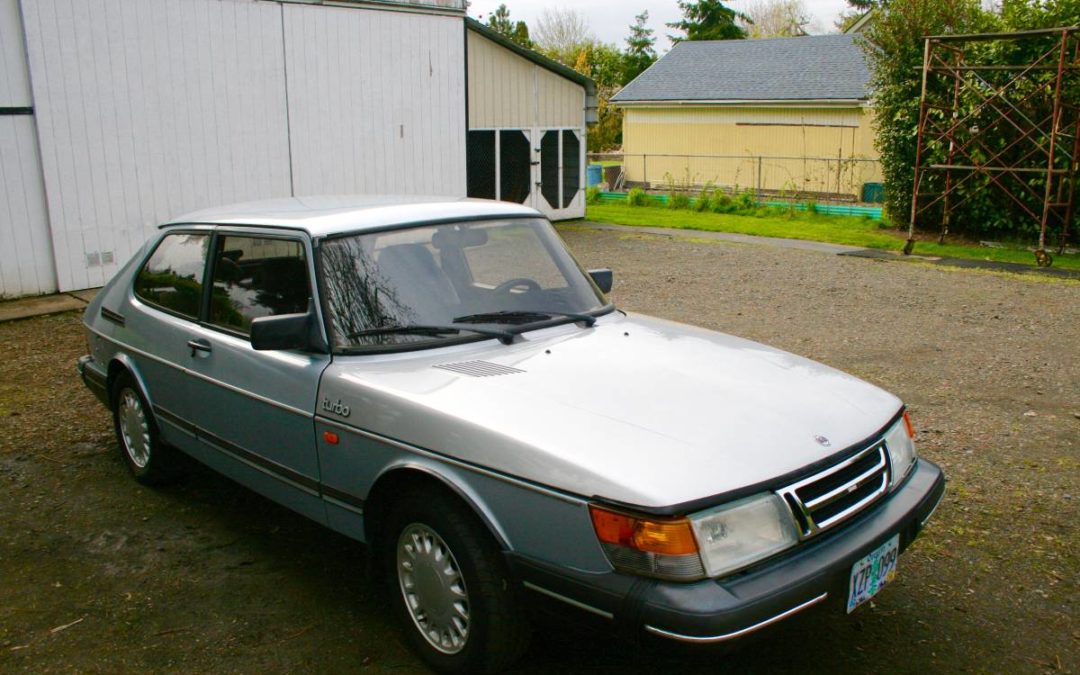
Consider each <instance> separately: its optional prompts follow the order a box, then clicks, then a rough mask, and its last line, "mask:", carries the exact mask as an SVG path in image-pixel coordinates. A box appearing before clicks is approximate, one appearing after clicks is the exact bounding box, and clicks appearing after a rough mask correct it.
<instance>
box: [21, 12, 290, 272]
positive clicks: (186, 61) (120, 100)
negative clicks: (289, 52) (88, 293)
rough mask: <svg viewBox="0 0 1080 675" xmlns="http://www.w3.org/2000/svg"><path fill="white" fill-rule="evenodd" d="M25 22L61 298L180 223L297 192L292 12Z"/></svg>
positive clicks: (63, 16) (58, 16) (34, 15)
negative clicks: (290, 76)
mask: <svg viewBox="0 0 1080 675" xmlns="http://www.w3.org/2000/svg"><path fill="white" fill-rule="evenodd" d="M23 10H24V14H25V16H24V18H25V24H26V36H27V43H28V50H29V55H30V69H31V72H32V73H33V78H32V85H33V95H34V101H35V104H36V107H37V120H38V126H39V134H40V139H41V151H42V161H43V166H44V175H45V185H46V188H47V194H48V205H49V213H50V218H51V221H52V243H53V247H54V249H55V254H56V262H57V271H58V277H59V286H60V289H61V290H71V289H77V288H87V287H92V286H98V285H101V284H102V283H104V281H105V280H106V279H108V278H109V277H110V276H111V275H112V273H113V272H115V271H116V269H117V266H118V265H122V264H123V263H124V262H125V261H126V260H127V258H129V257H130V256H131V255H132V253H133V252H134V251H135V250H136V248H137V247H138V246H139V245H140V244H141V243H142V241H143V240H144V239H145V237H146V236H147V234H148V233H149V232H150V231H151V230H152V228H153V227H154V226H155V225H156V223H158V222H161V221H163V220H165V219H167V218H169V217H171V216H174V215H176V214H178V213H182V212H184V211H188V210H192V209H196V208H201V207H206V206H211V205H215V204H223V203H229V202H236V201H243V200H248V199H259V198H266V197H275V196H282V195H288V194H289V193H290V179H289V149H288V143H287V128H286V110H285V77H284V61H283V53H282V52H283V50H282V38H281V6H280V5H277V4H274V3H261V2H253V1H240V0H138V2H128V1H127V0H33V1H26V2H24V4H23ZM95 263H96V264H95Z"/></svg>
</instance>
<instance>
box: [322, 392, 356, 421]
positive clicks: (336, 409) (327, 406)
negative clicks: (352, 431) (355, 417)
mask: <svg viewBox="0 0 1080 675" xmlns="http://www.w3.org/2000/svg"><path fill="white" fill-rule="evenodd" d="M322 409H323V410H325V411H326V412H331V413H334V414H335V415H341V416H342V417H348V416H349V413H350V412H352V411H350V410H349V406H347V405H345V404H344V403H342V402H341V399H338V401H337V403H331V402H330V399H329V397H325V396H324V397H323V400H322Z"/></svg>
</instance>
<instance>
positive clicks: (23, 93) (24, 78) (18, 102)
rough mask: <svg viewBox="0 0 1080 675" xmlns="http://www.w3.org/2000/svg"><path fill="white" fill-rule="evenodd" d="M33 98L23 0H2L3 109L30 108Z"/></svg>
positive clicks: (0, 69) (0, 59)
mask: <svg viewBox="0 0 1080 675" xmlns="http://www.w3.org/2000/svg"><path fill="white" fill-rule="evenodd" d="M30 100H31V99H30V78H29V71H28V70H27V67H26V46H25V45H24V44H23V37H22V23H21V21H20V19H19V0H0V108H22V107H27V106H29V105H30Z"/></svg>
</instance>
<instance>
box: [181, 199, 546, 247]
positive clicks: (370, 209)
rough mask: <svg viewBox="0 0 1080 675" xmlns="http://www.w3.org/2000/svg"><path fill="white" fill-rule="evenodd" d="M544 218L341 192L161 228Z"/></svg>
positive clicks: (480, 203) (483, 204)
mask: <svg viewBox="0 0 1080 675" xmlns="http://www.w3.org/2000/svg"><path fill="white" fill-rule="evenodd" d="M528 216H531V217H543V216H542V215H541V214H540V212H538V211H536V210H534V209H531V208H528V207H525V206H521V205H519V204H513V203H507V202H496V201H490V200H486V199H466V198H464V197H429V196H416V195H341V196H319V197H288V198H283V199H271V200H265V201H257V202H245V203H242V204H232V205H229V206H219V207H215V208H211V209H203V210H201V211H195V212H192V213H188V214H185V215H183V216H180V217H179V218H175V219H173V220H171V221H169V222H167V223H164V224H163V225H161V227H170V226H175V225H191V224H195V223H198V224H210V225H234V226H235V225H243V226H249V227H282V228H288V229H291V230H301V231H304V232H307V233H308V234H310V235H311V236H312V237H325V236H329V235H334V234H341V233H345V232H363V231H365V230H376V229H383V228H386V227H393V226H395V225H410V224H422V223H430V222H445V221H456V220H471V219H477V220H488V219H493V218H504V217H509V218H520V217H528Z"/></svg>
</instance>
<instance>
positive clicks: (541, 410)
mask: <svg viewBox="0 0 1080 675" xmlns="http://www.w3.org/2000/svg"><path fill="white" fill-rule="evenodd" d="M523 337H524V338H525V339H524V340H522V341H520V342H518V343H515V344H513V345H509V346H506V345H501V344H498V343H496V342H483V343H475V344H473V345H467V346H464V347H457V348H447V349H437V350H430V351H426V352H411V353H403V354H395V355H389V356H379V357H373V356H365V357H344V358H337V359H335V361H334V364H333V365H332V366H331V367H330V369H329V370H328V371H327V373H326V375H325V376H324V378H323V385H322V389H321V391H320V400H324V399H329V400H330V401H331V402H334V403H336V402H338V401H341V402H342V403H343V404H344V405H348V406H349V408H350V413H351V415H350V417H349V419H348V420H341V421H347V423H348V424H351V425H355V426H357V427H360V428H363V429H365V430H367V431H371V432H374V433H377V434H381V435H384V436H388V437H391V438H393V439H396V440H398V441H403V442H405V443H408V444H412V445H415V446H419V447H421V448H424V449H428V450H431V451H434V452H437V453H440V454H443V455H448V456H451V457H453V458H456V459H460V460H463V461H465V462H469V463H473V464H476V465H479V466H482V467H485V468H488V469H492V470H495V471H498V472H503V473H505V474H508V475H511V476H516V477H518V478H523V479H526V480H529V481H534V482H536V483H540V484H543V485H546V486H550V487H554V488H557V489H560V490H565V491H568V492H572V493H574V494H578V495H582V496H586V497H598V498H602V499H607V500H612V501H617V502H622V503H625V504H630V505H637V506H642V507H650V508H662V507H668V506H672V505H677V504H683V503H686V502H691V501H696V500H700V499H704V498H707V497H710V496H713V495H718V494H721V493H726V492H731V491H734V490H739V489H741V488H745V487H747V486H750V485H755V484H760V483H763V482H768V481H770V480H772V479H775V478H777V477H779V476H783V475H786V474H789V473H792V472H795V471H798V470H799V469H802V468H804V467H807V466H808V465H811V464H813V463H815V462H818V461H820V460H822V459H824V458H826V457H828V456H830V455H832V454H835V453H836V452H838V451H841V450H843V449H844V448H846V447H848V446H851V445H854V444H857V443H860V442H862V441H865V440H866V439H867V438H869V437H871V436H872V435H873V434H875V433H878V432H879V431H881V429H882V427H883V426H884V425H885V424H887V423H888V422H889V420H890V419H891V418H892V417H893V416H894V415H895V414H896V413H897V412H898V411H899V409H900V407H901V403H900V401H899V400H898V399H897V398H896V397H895V396H892V395H891V394H889V393H887V392H885V391H882V390H881V389H879V388H877V387H875V386H873V385H870V384H867V383H866V382H863V381H861V380H859V379H857V378H855V377H852V376H850V375H846V374H844V373H841V372H839V371H837V370H835V369H833V368H829V367H827V366H824V365H821V364H819V363H815V362H813V361H809V360H807V359H804V358H800V357H798V356H794V355H792V354H789V353H787V352H783V351H780V350H777V349H773V348H770V347H767V346H764V345H761V344H758V343H755V342H751V341H748V340H743V339H740V338H736V337H732V336H729V335H724V334H721V333H716V332H712V331H707V330H703V329H699V328H694V327H691V326H686V325H682V324H677V323H672V322H668V321H662V320H658V319H653V318H649V317H644V316H637V315H629V316H622V315H619V314H613V315H609V316H607V317H604V318H602V319H601V320H600V321H599V322H597V324H596V325H595V326H594V327H593V328H582V327H581V326H576V325H572V324H571V325H566V326H560V327H557V328H552V329H544V330H539V331H531V332H529V333H526V334H525V335H524V336H523ZM328 416H331V415H328Z"/></svg>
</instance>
